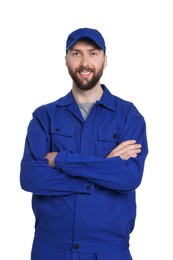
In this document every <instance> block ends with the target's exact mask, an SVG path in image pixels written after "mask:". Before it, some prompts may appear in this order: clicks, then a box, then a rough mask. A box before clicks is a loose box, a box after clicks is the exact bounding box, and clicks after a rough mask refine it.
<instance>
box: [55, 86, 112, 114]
mask: <svg viewBox="0 0 173 260" xmlns="http://www.w3.org/2000/svg"><path fill="white" fill-rule="evenodd" d="M101 87H102V88H103V95H102V97H101V99H100V100H99V101H97V102H96V103H97V104H101V105H103V106H104V107H106V108H108V109H110V110H113V111H115V100H114V96H113V95H112V94H111V93H110V91H109V90H108V89H107V87H106V86H105V85H103V84H101ZM74 102H75V103H76V101H75V99H74V97H73V94H72V91H70V92H69V93H68V94H67V95H66V96H64V97H62V98H60V99H59V100H57V102H56V104H57V106H67V105H70V104H72V103H74Z"/></svg>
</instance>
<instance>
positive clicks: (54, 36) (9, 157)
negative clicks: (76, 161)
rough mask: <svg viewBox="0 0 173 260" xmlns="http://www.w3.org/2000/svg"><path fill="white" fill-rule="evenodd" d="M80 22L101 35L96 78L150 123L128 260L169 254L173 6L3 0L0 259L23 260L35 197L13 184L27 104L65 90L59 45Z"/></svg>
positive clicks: (166, 259)
mask: <svg viewBox="0 0 173 260" xmlns="http://www.w3.org/2000/svg"><path fill="white" fill-rule="evenodd" d="M79 27H92V28H96V29H98V30H100V31H101V33H102V34H103V36H104V38H105V41H106V45H107V55H108V65H107V67H106V69H105V72H104V75H103V77H102V80H101V83H105V84H106V86H107V87H108V88H109V89H110V91H111V92H112V93H113V94H115V95H117V96H120V97H121V98H123V99H126V100H130V101H132V102H133V103H134V104H135V105H136V106H137V107H138V109H139V110H140V112H141V113H142V114H143V115H144V117H145V119H146V122H147V132H148V143H149V151H150V152H149V155H148V158H147V160H146V167H145V171H144V178H143V182H142V184H141V186H140V187H139V188H138V189H137V205H138V207H137V219H136V226H135V230H134V231H133V233H132V235H131V240H130V245H131V247H130V248H131V252H132V255H133V258H134V260H156V259H157V260H158V259H159V260H171V259H173V249H172V232H173V224H172V221H173V213H172V212H173V211H172V205H173V203H172V198H173V191H172V176H171V175H172V173H173V172H172V161H173V156H172V151H173V142H172V138H173V137H172V134H173V126H172V118H173V117H172V112H173V108H172V103H173V100H172V97H173V95H172V87H173V7H172V1H171V0H170V1H168V0H163V1H161V0H157V1H154V0H145V1H140V0H121V1H120V0H119V1H117V0H115V1H112V0H110V1H109V0H107V1H100V0H98V1H97V0H94V1H93V0H92V1H91V0H88V1H79V0H76V1H75V0H73V1H70V0H69V1H58V0H57V1H55V0H49V1H48V0H47V1H45V0H42V1H41V0H40V1H39V0H30V1H29V0H28V1H25V0H21V1H20V0H15V1H12V0H11V1H8V0H4V1H3V0H2V1H1V2H0V89H1V94H0V106H1V107H0V113H1V115H0V122H1V126H0V131H1V132H0V133H1V134H0V144H1V156H0V158H1V178H0V180H1V181H0V239H1V249H0V259H2V260H11V259H14V260H29V259H30V249H31V244H32V239H33V233H34V217H33V213H32V209H31V194H30V193H27V192H25V191H23V190H22V189H21V188H20V184H19V173H20V160H21V157H22V155H23V146H24V139H25V135H26V128H27V125H28V123H29V121H30V119H31V114H32V112H33V110H34V109H35V108H36V107H38V106H40V105H42V104H43V103H47V102H51V101H54V100H56V99H58V98H59V97H61V96H62V95H64V94H66V93H67V92H68V91H69V90H70V89H71V78H70V77H69V75H68V72H67V69H66V67H65V61H64V56H65V42H66V38H67V36H68V34H69V33H70V32H71V31H72V30H74V29H77V28H79Z"/></svg>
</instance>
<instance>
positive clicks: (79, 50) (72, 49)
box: [70, 47, 100, 52]
mask: <svg viewBox="0 0 173 260" xmlns="http://www.w3.org/2000/svg"><path fill="white" fill-rule="evenodd" d="M99 50H100V49H99V48H95V47H93V48H91V49H88V50H87V51H88V52H91V51H99ZM70 51H78V52H81V51H82V50H81V49H77V48H74V47H72V48H71V49H70Z"/></svg>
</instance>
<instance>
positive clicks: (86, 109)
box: [78, 103, 94, 120]
mask: <svg viewBox="0 0 173 260" xmlns="http://www.w3.org/2000/svg"><path fill="white" fill-rule="evenodd" d="M93 105H94V103H78V106H79V109H80V111H81V114H82V116H83V118H84V120H86V119H87V116H88V115H89V113H90V111H91V109H92V107H93Z"/></svg>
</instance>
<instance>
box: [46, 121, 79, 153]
mask: <svg viewBox="0 0 173 260" xmlns="http://www.w3.org/2000/svg"><path fill="white" fill-rule="evenodd" d="M74 133H75V131H74V127H73V126H72V125H68V124H57V125H56V124H55V125H54V126H52V129H51V147H52V151H58V152H59V151H62V150H71V151H74V147H75V138H74Z"/></svg>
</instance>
